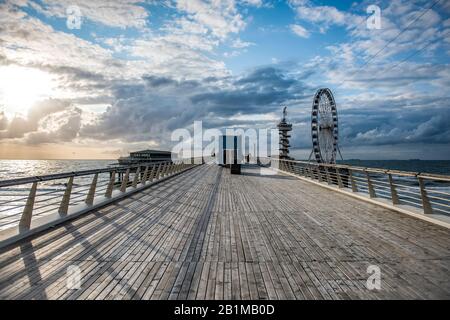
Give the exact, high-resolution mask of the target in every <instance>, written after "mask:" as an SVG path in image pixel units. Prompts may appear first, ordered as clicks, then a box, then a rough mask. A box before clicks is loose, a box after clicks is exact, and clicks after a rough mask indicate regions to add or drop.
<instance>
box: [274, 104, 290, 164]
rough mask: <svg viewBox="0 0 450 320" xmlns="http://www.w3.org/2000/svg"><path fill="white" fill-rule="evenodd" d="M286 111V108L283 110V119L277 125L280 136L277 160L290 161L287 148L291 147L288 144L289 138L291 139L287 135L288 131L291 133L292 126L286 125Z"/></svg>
mask: <svg viewBox="0 0 450 320" xmlns="http://www.w3.org/2000/svg"><path fill="white" fill-rule="evenodd" d="M286 109H287V107H284V108H283V118H282V119H281V121H280V122H279V123H278V125H277V127H278V131H279V134H280V148H279V150H280V155H279V158H280V159H291V157H289V147H290V146H291V145H290V144H289V138H290V137H291V135H290V134H289V131H292V124H291V123H287V121H286V115H287V111H286Z"/></svg>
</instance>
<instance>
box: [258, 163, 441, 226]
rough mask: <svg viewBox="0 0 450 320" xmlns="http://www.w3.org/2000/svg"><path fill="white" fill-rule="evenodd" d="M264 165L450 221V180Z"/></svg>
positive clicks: (355, 169)
mask: <svg viewBox="0 0 450 320" xmlns="http://www.w3.org/2000/svg"><path fill="white" fill-rule="evenodd" d="M261 160H262V159H261ZM263 162H264V163H266V164H267V165H269V166H270V167H272V168H276V169H278V170H280V171H282V172H286V173H289V174H292V175H295V176H299V177H302V178H304V179H307V180H312V181H314V182H317V183H319V184H323V185H327V186H330V187H334V188H336V189H339V190H341V191H343V192H349V193H354V194H357V195H360V196H365V197H368V198H370V199H371V200H373V201H378V202H380V203H382V204H389V205H391V206H395V207H399V208H404V209H409V210H410V211H412V212H414V213H422V214H425V215H443V216H447V217H450V192H449V190H450V176H446V175H436V174H428V173H420V172H408V171H399V170H384V169H376V168H365V167H356V166H349V165H341V164H321V163H315V162H307V161H297V160H284V159H275V158H273V159H270V158H266V159H265V161H263Z"/></svg>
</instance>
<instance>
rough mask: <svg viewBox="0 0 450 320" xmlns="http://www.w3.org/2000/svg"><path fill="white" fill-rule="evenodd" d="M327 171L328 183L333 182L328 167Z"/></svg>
mask: <svg viewBox="0 0 450 320" xmlns="http://www.w3.org/2000/svg"><path fill="white" fill-rule="evenodd" d="M325 172H326V173H327V183H328V184H332V181H331V177H330V171H329V170H328V167H325Z"/></svg>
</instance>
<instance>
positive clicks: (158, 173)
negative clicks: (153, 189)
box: [155, 163, 162, 180]
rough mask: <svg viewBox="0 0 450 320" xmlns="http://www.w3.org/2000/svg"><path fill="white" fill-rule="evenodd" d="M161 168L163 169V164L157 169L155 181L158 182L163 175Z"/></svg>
mask: <svg viewBox="0 0 450 320" xmlns="http://www.w3.org/2000/svg"><path fill="white" fill-rule="evenodd" d="M161 167H162V164H161V163H160V164H158V168H157V169H156V173H155V180H158V179H159V176H160V175H161Z"/></svg>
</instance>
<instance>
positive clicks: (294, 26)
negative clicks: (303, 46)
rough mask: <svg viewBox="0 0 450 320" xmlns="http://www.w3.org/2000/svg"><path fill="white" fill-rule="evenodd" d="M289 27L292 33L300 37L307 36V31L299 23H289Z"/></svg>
mask: <svg viewBox="0 0 450 320" xmlns="http://www.w3.org/2000/svg"><path fill="white" fill-rule="evenodd" d="M290 28H291V30H292V32H293V33H295V34H296V35H297V36H299V37H302V38H309V32H308V30H306V29H305V28H304V27H302V26H301V25H299V24H291V25H290Z"/></svg>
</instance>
